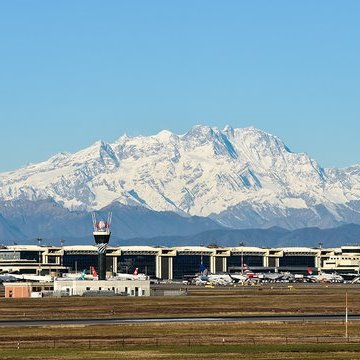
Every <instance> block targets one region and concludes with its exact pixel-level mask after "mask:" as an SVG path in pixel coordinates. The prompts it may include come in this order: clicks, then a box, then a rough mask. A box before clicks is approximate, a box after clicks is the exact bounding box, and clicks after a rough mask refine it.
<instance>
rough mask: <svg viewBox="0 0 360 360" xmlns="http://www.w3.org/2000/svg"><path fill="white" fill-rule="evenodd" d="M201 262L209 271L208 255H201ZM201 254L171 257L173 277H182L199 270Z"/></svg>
mask: <svg viewBox="0 0 360 360" xmlns="http://www.w3.org/2000/svg"><path fill="white" fill-rule="evenodd" d="M203 264H204V266H205V267H206V268H207V269H208V270H209V271H210V257H209V256H205V255H204V256H203ZM200 265H201V255H177V256H175V257H173V278H174V279H183V278H184V276H185V275H186V276H192V275H195V274H196V273H198V272H199V268H200Z"/></svg>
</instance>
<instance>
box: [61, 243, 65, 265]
mask: <svg viewBox="0 0 360 360" xmlns="http://www.w3.org/2000/svg"><path fill="white" fill-rule="evenodd" d="M60 244H61V250H62V255H61V253H60V265H61V266H64V255H65V253H64V244H65V240H64V239H61V240H60Z"/></svg>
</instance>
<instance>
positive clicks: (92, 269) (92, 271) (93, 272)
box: [91, 266, 98, 277]
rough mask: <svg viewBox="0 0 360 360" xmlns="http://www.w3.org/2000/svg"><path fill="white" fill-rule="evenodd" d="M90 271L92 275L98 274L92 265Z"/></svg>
mask: <svg viewBox="0 0 360 360" xmlns="http://www.w3.org/2000/svg"><path fill="white" fill-rule="evenodd" d="M91 273H92V275H93V277H97V276H98V274H97V272H96V270H95V268H94V267H93V266H92V267H91Z"/></svg>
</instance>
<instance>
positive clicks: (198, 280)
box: [193, 267, 234, 286]
mask: <svg viewBox="0 0 360 360" xmlns="http://www.w3.org/2000/svg"><path fill="white" fill-rule="evenodd" d="M202 268H203V271H202V272H201V274H200V275H199V276H196V277H195V278H194V279H193V283H194V284H195V285H206V284H211V285H223V286H226V285H230V284H232V283H233V282H234V279H233V278H232V277H231V276H230V275H229V274H227V273H220V274H209V271H208V269H207V268H205V267H202Z"/></svg>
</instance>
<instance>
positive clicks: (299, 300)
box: [0, 285, 360, 319]
mask: <svg viewBox="0 0 360 360" xmlns="http://www.w3.org/2000/svg"><path fill="white" fill-rule="evenodd" d="M345 289H346V287H345V286H326V285H316V286H312V285H295V286H294V287H293V288H291V290H290V289H289V288H288V287H287V286H277V287H274V288H271V287H270V286H269V285H267V286H266V287H251V288H230V289H229V288H219V289H216V288H215V289H203V288H200V289H199V288H195V289H191V290H189V295H188V296H182V297H148V298H134V297H110V298H75V297H74V298H44V299H0V319H46V318H89V317H93V318H104V317H128V318H131V317H156V316H196V315H203V316H209V315H243V314H288V313H324V314H326V313H339V312H343V309H344V298H345ZM348 291H349V309H350V312H354V313H360V302H359V301H356V299H358V298H359V297H360V287H358V286H349V287H348Z"/></svg>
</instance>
